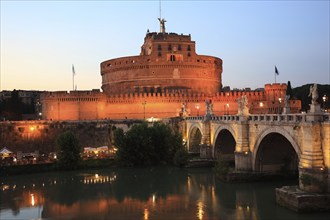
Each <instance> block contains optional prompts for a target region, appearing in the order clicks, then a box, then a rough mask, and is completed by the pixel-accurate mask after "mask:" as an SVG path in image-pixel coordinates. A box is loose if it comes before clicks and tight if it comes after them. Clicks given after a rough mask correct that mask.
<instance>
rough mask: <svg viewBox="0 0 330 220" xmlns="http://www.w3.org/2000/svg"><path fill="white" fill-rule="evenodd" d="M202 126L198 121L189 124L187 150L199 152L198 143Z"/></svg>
mask: <svg viewBox="0 0 330 220" xmlns="http://www.w3.org/2000/svg"><path fill="white" fill-rule="evenodd" d="M202 131H203V130H202V128H201V126H200V125H199V124H198V123H194V124H192V125H191V126H190V129H189V133H188V140H187V150H188V152H191V153H196V154H197V153H200V144H201V143H202V136H203V133H202Z"/></svg>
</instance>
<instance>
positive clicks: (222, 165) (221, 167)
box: [213, 159, 229, 176]
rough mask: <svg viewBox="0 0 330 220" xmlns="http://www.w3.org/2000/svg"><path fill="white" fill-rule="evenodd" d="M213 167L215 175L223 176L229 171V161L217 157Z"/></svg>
mask: <svg viewBox="0 0 330 220" xmlns="http://www.w3.org/2000/svg"><path fill="white" fill-rule="evenodd" d="M213 169H214V172H215V174H216V175H217V176H225V175H227V174H228V173H229V163H228V162H226V161H223V160H221V159H219V160H217V162H216V164H215V166H214V168H213Z"/></svg>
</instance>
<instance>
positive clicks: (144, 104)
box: [142, 101, 147, 119]
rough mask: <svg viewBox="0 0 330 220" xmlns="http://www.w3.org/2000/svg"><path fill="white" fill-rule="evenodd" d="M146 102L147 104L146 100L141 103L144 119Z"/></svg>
mask: <svg viewBox="0 0 330 220" xmlns="http://www.w3.org/2000/svg"><path fill="white" fill-rule="evenodd" d="M146 104H147V102H146V101H144V102H142V105H143V118H144V119H146Z"/></svg>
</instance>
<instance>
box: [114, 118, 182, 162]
mask: <svg viewBox="0 0 330 220" xmlns="http://www.w3.org/2000/svg"><path fill="white" fill-rule="evenodd" d="M114 141H115V146H116V147H117V148H118V151H117V154H116V157H115V159H116V161H117V162H118V163H119V164H120V165H122V166H154V165H165V164H168V165H171V164H174V158H175V164H177V165H180V166H183V165H184V164H185V163H186V162H187V160H188V153H187V151H186V150H185V148H184V146H183V143H182V136H181V134H179V132H176V131H173V129H171V128H170V127H169V126H168V125H165V124H163V123H154V124H153V125H152V126H149V125H148V124H147V123H143V124H136V125H133V127H132V128H131V129H130V130H129V131H127V132H126V133H124V131H123V130H122V129H116V130H115V132H114Z"/></svg>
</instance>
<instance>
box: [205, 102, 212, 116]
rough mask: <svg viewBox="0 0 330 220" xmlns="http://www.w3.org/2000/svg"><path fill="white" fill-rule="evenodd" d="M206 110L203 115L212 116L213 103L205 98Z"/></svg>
mask: <svg viewBox="0 0 330 220" xmlns="http://www.w3.org/2000/svg"><path fill="white" fill-rule="evenodd" d="M205 105H206V111H205V115H210V116H213V104H212V101H211V100H205Z"/></svg>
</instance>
